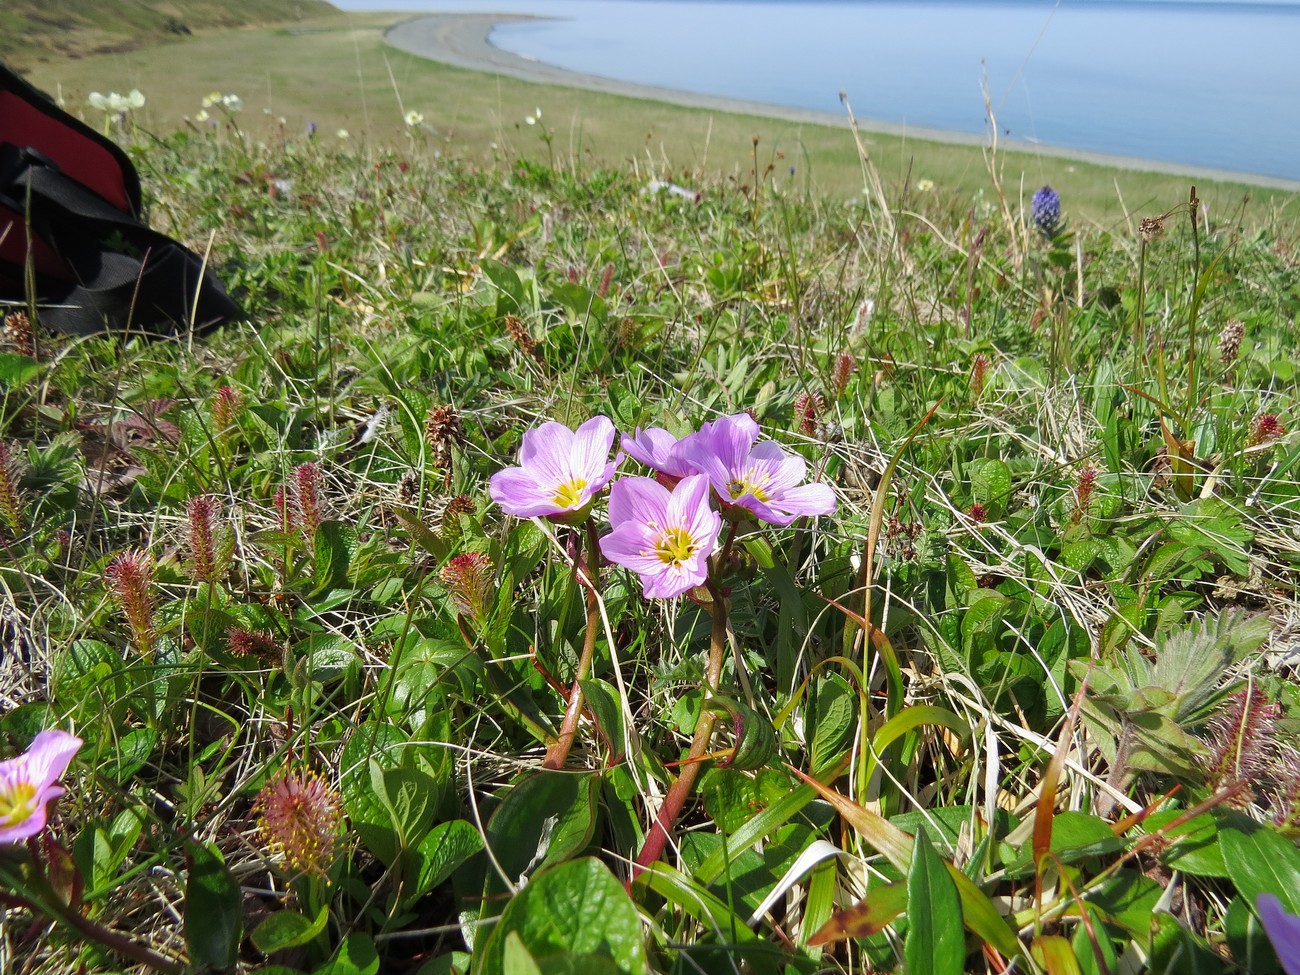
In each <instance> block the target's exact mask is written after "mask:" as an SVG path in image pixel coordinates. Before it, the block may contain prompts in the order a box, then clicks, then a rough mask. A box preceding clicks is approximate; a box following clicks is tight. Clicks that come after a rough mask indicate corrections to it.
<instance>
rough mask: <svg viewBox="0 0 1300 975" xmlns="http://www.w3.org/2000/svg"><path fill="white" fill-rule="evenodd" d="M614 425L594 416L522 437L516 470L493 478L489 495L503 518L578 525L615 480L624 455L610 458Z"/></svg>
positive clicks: (545, 427)
mask: <svg viewBox="0 0 1300 975" xmlns="http://www.w3.org/2000/svg"><path fill="white" fill-rule="evenodd" d="M613 445H614V424H613V423H612V422H611V421H610V420H609V418H608V417H604V416H595V417H592V418H591V419H590V420H588V421H587V422H586V423H584V424H583V425H582V426H580V427H578V429H577V430H576V431H574V430H570V429H569V428H568V427H566V426H565V425H564V424H562V423H554V422H551V423H543V424H542V425H541V426H539V427H535V428H533V429H532V430H529V431H528V432H527V433H525V434H524V442H523V446H521V447H520V448H519V466H518V467H507V468H506V469H505V470H503V471H497V472H496V473H495V474H493V475H492V480H491V482H490V484H489V486H488V493H489V494H490V495H491V496H492V500H493V501H495V502H496V503H497V504H499V505H501V509H502V510H503V511H505V513H506V514H510V515H514V516H515V517H516V518H534V517H539V516H540V517H547V518H558V519H559V520H562V521H577V520H580V519H582V518H583V517H585V516H586V513H587V508H588V506H589V505H590V504H591V502H592V499H593V498H594V497H595V496H596V495H597V494H598V493H599V492H600V491H602V490H603V489H604V487H605V485H606V484H608V483H609V482H610V480H611V479H612V478H613V476H614V471H615V469H617V467H618V465H619V463H620V462H622V460H623V455H622V454H619V455H618V456H617V457H615V458H614V459H613V460H612V461H610V460H609V449H610V447H612V446H613Z"/></svg>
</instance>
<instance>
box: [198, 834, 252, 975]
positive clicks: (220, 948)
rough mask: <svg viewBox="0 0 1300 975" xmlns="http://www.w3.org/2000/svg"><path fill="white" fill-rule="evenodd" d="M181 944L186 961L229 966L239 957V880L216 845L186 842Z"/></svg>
mask: <svg viewBox="0 0 1300 975" xmlns="http://www.w3.org/2000/svg"><path fill="white" fill-rule="evenodd" d="M185 850H186V855H187V858H188V860H189V876H188V877H187V878H186V881H185V945H186V947H187V948H188V949H189V953H190V960H191V961H192V962H195V963H197V964H200V965H209V966H211V967H212V968H218V969H226V968H233V967H234V965H235V962H236V960H237V959H238V957H239V938H240V935H241V931H242V928H243V917H242V915H241V913H240V905H239V882H238V881H236V880H235V878H234V876H233V875H232V874H231V872H230V870H229V869H227V867H226V863H225V861H224V860H222V859H221V854H220V853H218V852H217V849H216V847H214V846H208V845H205V844H201V843H194V842H187V843H186V844H185Z"/></svg>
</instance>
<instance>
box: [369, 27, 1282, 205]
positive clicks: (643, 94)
mask: <svg viewBox="0 0 1300 975" xmlns="http://www.w3.org/2000/svg"><path fill="white" fill-rule="evenodd" d="M528 19H530V18H528V17H526V16H522V15H518V14H479V13H447V14H426V15H422V16H419V17H415V18H413V19H411V20H407V21H403V22H402V23H399V24H395V25H394V26H392V27H390V28H389V29H388V30H387V31H386V32H385V34H384V39H385V40H386V41H387V42H388V43H389V44H391V45H392V46H393V47H395V48H397V49H399V50H402V51H406V52H407V53H409V54H414V55H417V56H419V57H423V58H428V59H430V60H432V61H438V62H440V63H442V64H449V65H452V66H453V67H457V68H466V69H468V70H470V71H482V72H486V73H488V74H497V75H505V76H507V77H511V78H518V79H520V80H522V81H531V82H535V83H538V84H553V85H565V86H568V87H570V88H585V89H588V90H590V91H598V92H604V93H606V94H611V95H623V96H626V97H628V98H640V99H645V100H648V101H658V102H668V103H671V104H674V105H682V106H685V107H687V108H700V109H706V110H712V111H717V112H726V113H728V114H733V115H757V116H763V117H766V118H777V119H783V120H786V121H791V122H802V123H806V124H811V125H826V126H832V127H836V128H847V127H848V117H847V114H837V113H835V112H819V111H815V110H813V109H803V108H790V107H787V106H784V105H772V104H769V103H766V102H750V101H744V100H741V99H735V98H723V97H721V96H719V95H706V94H701V93H698V92H689V91H680V90H678V89H674V88H658V87H655V86H653V85H641V84H636V83H634V82H630V81H619V80H617V79H614V78H604V77H601V76H599V75H590V74H582V73H581V72H577V71H569V70H568V69H566V68H559V67H556V66H554V65H550V64H545V63H543V62H541V61H536V60H533V59H531V58H525V57H521V56H519V55H517V54H513V53H511V52H509V51H504V50H502V49H501V48H499V47H496V46H494V45H493V44H492V43H491V42H490V41H489V40H488V36H489V35H490V34H491V32H492V28H493V27H494V26H495V25H497V24H502V23H508V22H510V21H515V20H528ZM857 122H858V128H859V129H860V130H861V131H862V132H868V133H869V132H878V133H881V134H883V135H892V136H904V137H906V138H908V139H917V140H922V141H928V142H944V143H950V144H955V145H968V146H982V145H984V144H985V142H986V139H985V136H983V135H976V134H973V133H968V132H952V131H949V130H947V129H929V128H925V127H922V126H915V125H902V124H899V123H896V122H886V121H882V120H879V119H863V118H859V119H858V120H857ZM998 149H999V150H1000V151H1002V150H1005V151H1012V152H1027V153H1031V154H1034V155H1040V156H1054V157H1058V158H1063V159H1074V160H1078V161H1080V162H1087V163H1094V164H1096V165H1099V166H1111V167H1114V168H1117V169H1132V170H1139V171H1144V172H1155V173H1168V174H1170V175H1176V176H1187V177H1190V178H1192V179H1202V180H1217V181H1222V182H1233V183H1246V184H1250V185H1254V186H1266V187H1270V188H1273V189H1281V190H1291V191H1293V192H1300V181H1297V180H1290V179H1280V178H1276V177H1272V176H1259V175H1255V174H1253V173H1238V172H1232V171H1229V170H1222V169H1203V168H1198V167H1195V166H1184V165H1180V164H1178V163H1169V162H1161V161H1157V160H1151V159H1138V158H1134V157H1131V156H1118V155H1111V154H1109V153H1103V152H1088V151H1086V150H1083V149H1071V148H1064V147H1059V146H1045V145H1040V144H1038V143H1033V142H1025V141H1023V140H1015V139H999V140H998Z"/></svg>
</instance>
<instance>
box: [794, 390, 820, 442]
mask: <svg viewBox="0 0 1300 975" xmlns="http://www.w3.org/2000/svg"><path fill="white" fill-rule="evenodd" d="M821 409H822V398H821V397H820V396H818V395H817V394H816V393H800V394H799V395H798V396H796V397H795V398H794V420H795V425H796V426H798V428H799V432H800V433H802V434H803V435H804V436H805V437H812V436H815V435H816V433H817V416H818V414H819V413H821Z"/></svg>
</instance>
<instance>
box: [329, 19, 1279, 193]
mask: <svg viewBox="0 0 1300 975" xmlns="http://www.w3.org/2000/svg"><path fill="white" fill-rule="evenodd" d="M340 5H341V6H345V7H348V8H350V9H362V8H366V9H385V10H392V9H402V10H422V11H430V12H442V11H449V10H473V11H475V12H480V13H481V12H484V11H492V12H517V13H528V14H534V15H539V16H549V17H555V18H559V19H556V20H546V21H532V22H521V23H512V24H505V25H502V26H500V27H498V28H496V30H494V31H493V33H492V42H493V43H494V44H497V45H498V46H500V47H502V48H504V49H506V50H509V51H512V52H514V53H517V54H521V55H525V56H527V57H530V58H535V59H537V60H539V61H544V62H548V63H551V64H555V65H559V66H561V67H566V68H571V69H573V70H576V71H582V72H586V73H588V74H596V75H604V76H607V77H611V78H618V79H621V80H625V81H633V82H638V83H642V84H650V85H656V86H660V87H666V88H678V89H684V90H687V91H696V92H706V93H709V94H715V95H723V96H727V97H734V98H741V99H746V100H750V101H762V102H770V103H773V104H778V105H790V106H797V107H801V108H813V109H821V110H825V111H832V112H837V111H841V108H840V101H839V93H840V92H841V91H844V92H847V94H848V96H849V98H850V100H851V102H852V104H853V108H854V111H855V113H856V114H857V115H858V116H859V117H860V118H877V119H884V120H888V121H892V122H900V123H906V124H911V125H916V126H924V127H930V128H940V129H952V130H956V131H960V132H974V133H979V132H983V131H985V129H986V124H987V123H986V117H985V112H984V97H983V94H982V92H981V79H982V78H987V85H988V90H989V93H990V95H991V97H992V104H993V108H994V111H995V114H996V116H997V120H998V125H999V127H1000V128H1001V129H1002V130H1003V131H1004V133H1005V134H1008V135H1010V136H1011V137H1012V138H1015V139H1021V140H1028V141H1037V142H1040V143H1043V144H1046V145H1053V146H1064V147H1070V148H1078V149H1087V150H1094V151H1098V152H1107V153H1117V154H1121V155H1126V156H1137V157H1142V158H1146V159H1157V160H1165V161H1169V162H1175V163H1183V164H1186V165H1191V166H1206V167H1214V168H1221V169H1230V170H1239V171H1242V172H1248V173H1260V174H1264V175H1269V176H1280V177H1285V178H1290V179H1300V53H1298V52H1300V2H1277V3H1260V2H1179V0H1145V2H1143V0H1136V2H1135V0H1061V2H1060V3H1053V2H1051V0H1019V2H1016V0H1001V2H988V0H760V2H754V0H709V2H682V0H487V2H473V0H469V2H466V0H461V2H455V0H344V2H343V3H341V4H340Z"/></svg>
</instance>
